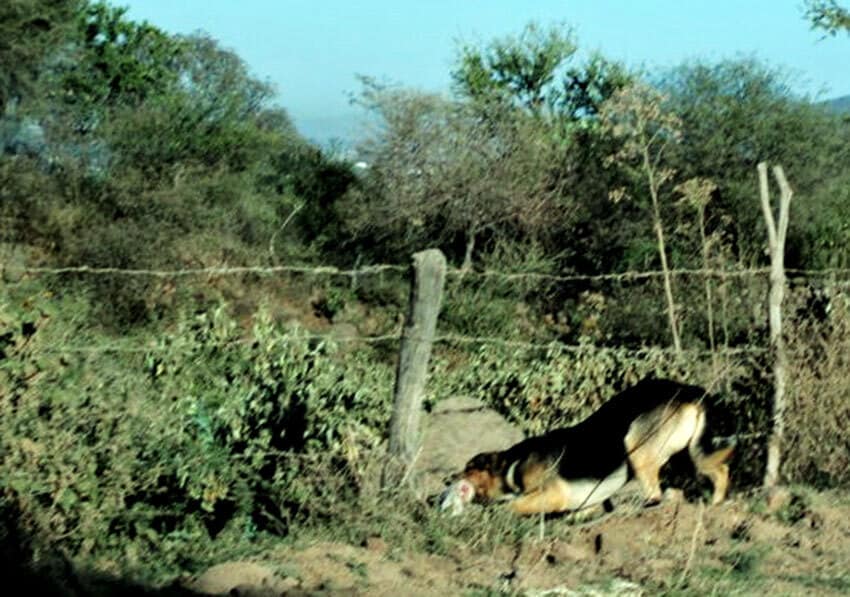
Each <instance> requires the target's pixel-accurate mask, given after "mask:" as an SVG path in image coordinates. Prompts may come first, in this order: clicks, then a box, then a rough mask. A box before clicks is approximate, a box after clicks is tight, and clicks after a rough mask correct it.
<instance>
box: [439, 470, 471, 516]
mask: <svg viewBox="0 0 850 597" xmlns="http://www.w3.org/2000/svg"><path fill="white" fill-rule="evenodd" d="M474 497H475V487H473V486H472V483H470V482H469V481H467V480H466V479H460V480H458V481H455V482H454V483H452V484H451V485H449V486H448V487H446V489H445V491H443V493H442V494H441V495H440V510H442V511H444V512H445V511H446V510H448V511H449V514H451V515H452V516H457V515H458V514H460V513H461V512H463V508H464V506H466V505H467V504H468V503H469V502H471V501H472V498H474Z"/></svg>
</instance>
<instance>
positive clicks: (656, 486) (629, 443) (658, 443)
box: [625, 404, 704, 506]
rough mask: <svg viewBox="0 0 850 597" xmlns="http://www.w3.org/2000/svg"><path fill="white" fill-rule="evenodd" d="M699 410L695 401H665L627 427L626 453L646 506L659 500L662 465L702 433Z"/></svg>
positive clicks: (702, 424)
mask: <svg viewBox="0 0 850 597" xmlns="http://www.w3.org/2000/svg"><path fill="white" fill-rule="evenodd" d="M701 412H702V411H701V409H700V408H699V406H697V405H695V404H682V405H677V404H666V405H664V406H662V407H659V408H657V409H655V410H653V411H651V412H648V413H645V414H644V415H641V416H640V417H638V418H637V419H635V421H634V422H633V423H632V425H631V427H630V428H629V432H628V433H627V434H626V437H625V447H626V454H627V456H628V459H629V463H630V464H631V466H632V471H634V475H635V477H636V478H637V480H638V482H639V483H640V485H641V488H642V489H643V492H644V496H645V497H646V505H647V506H653V505H656V504H658V503H660V502H661V496H662V493H661V480H660V475H661V467H663V466H664V464H665V463H666V462H667V461H668V460H670V457H671V456H673V454H675V453H677V452H679V451H681V450H684V449H685V447H686V446H688V445H690V444H691V443H692V441H693V438H694V437H695V436H696V437H699V436H700V435H701V433H702V428H703V426H704V421H703V420H702V419H701V418H700V416H701Z"/></svg>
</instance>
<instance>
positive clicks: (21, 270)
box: [0, 263, 850, 283]
mask: <svg viewBox="0 0 850 597" xmlns="http://www.w3.org/2000/svg"><path fill="white" fill-rule="evenodd" d="M407 270H408V266H406V265H394V264H388V263H379V264H374V265H366V266H361V267H356V268H351V269H344V268H338V267H336V266H329V265H319V266H309V265H272V266H261V265H245V266H210V267H197V268H185V269H149V268H139V269H134V268H120V267H94V266H89V265H74V266H67V267H27V266H2V267H0V272H5V273H11V274H17V275H68V274H84V275H113V276H150V277H155V278H172V277H188V276H227V275H243V274H262V275H269V274H283V273H290V274H306V275H315V276H322V275H325V276H347V277H352V278H356V277H358V276H366V275H374V274H380V273H383V272H406V271H407ZM785 272H786V274H787V275H788V276H789V277H801V278H802V277H825V276H850V268H825V269H821V270H813V269H787V270H785ZM446 273H447V275H449V276H453V277H458V278H465V277H468V278H500V279H502V280H506V281H513V280H545V281H551V282H593V281H632V280H646V279H650V278H660V277H662V276H664V271H662V270H629V271H625V272H616V273H610V274H548V273H543V272H505V271H501V270H493V269H485V270H480V271H477V270H464V269H461V268H448V269H447V271H446ZM668 273H669V274H670V275H672V276H678V277H685V276H703V277H713V278H721V279H725V278H745V277H749V276H761V275H767V274H769V273H770V268H769V267H766V266H765V267H752V268H738V269H720V268H675V269H671V270H669V272H668ZM839 283H840V282H839Z"/></svg>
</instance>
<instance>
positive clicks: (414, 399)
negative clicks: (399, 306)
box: [389, 249, 446, 468]
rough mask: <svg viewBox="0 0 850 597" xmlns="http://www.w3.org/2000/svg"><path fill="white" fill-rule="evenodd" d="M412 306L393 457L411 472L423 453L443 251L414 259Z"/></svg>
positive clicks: (393, 434)
mask: <svg viewBox="0 0 850 597" xmlns="http://www.w3.org/2000/svg"><path fill="white" fill-rule="evenodd" d="M412 269H413V281H412V284H411V287H410V302H409V304H408V310H407V318H406V321H405V324H404V331H403V333H402V337H401V350H400V352H399V358H398V370H397V372H396V381H395V395H394V403H393V413H392V419H391V420H390V445H389V450H390V455H391V456H392V457H393V458H394V459H395V460H396V461H397V462H400V463H401V464H403V465H404V466H405V468H409V467H410V466H411V465H412V464H413V461H414V459H415V458H416V453H417V451H418V449H419V444H420V433H419V419H420V414H421V412H422V397H423V394H424V392H425V379H426V377H427V374H428V361H429V359H430V357H431V345H432V344H433V342H434V332H435V330H436V329H437V316H438V315H439V313H440V303H441V301H442V298H443V285H444V283H445V280H446V258H445V256H444V255H443V253H442V252H441V251H440V250H439V249H428V250H427V251H421V252H419V253H416V254H414V255H413V268H412Z"/></svg>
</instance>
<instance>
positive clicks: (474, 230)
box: [349, 81, 552, 268]
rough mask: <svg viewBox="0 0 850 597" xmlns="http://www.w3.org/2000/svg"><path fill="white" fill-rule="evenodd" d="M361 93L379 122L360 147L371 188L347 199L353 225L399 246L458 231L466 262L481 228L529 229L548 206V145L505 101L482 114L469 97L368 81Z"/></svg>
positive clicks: (447, 239) (447, 240) (443, 238)
mask: <svg viewBox="0 0 850 597" xmlns="http://www.w3.org/2000/svg"><path fill="white" fill-rule="evenodd" d="M363 101H364V103H366V104H367V105H369V106H371V108H372V110H374V111H375V112H376V113H377V115H378V116H379V117H380V120H381V123H382V128H381V130H380V132H379V134H378V135H377V136H376V137H375V138H373V139H372V140H371V141H370V142H369V143H367V144H366V145H365V146H364V147H363V155H364V158H365V159H366V161H367V162H368V163H369V164H370V168H369V173H368V176H367V179H368V180H367V182H366V185H367V187H368V188H369V189H371V190H366V191H364V193H363V194H364V196H358V197H357V198H356V199H354V200H350V201H349V203H350V205H351V208H352V210H354V211H355V213H357V214H359V215H355V216H354V217H353V225H354V228H355V230H356V232H357V233H358V234H364V233H370V232H371V233H373V234H375V233H377V234H379V235H381V236H383V238H384V240H387V238H388V237H394V238H398V239H403V240H402V242H403V244H405V245H406V246H407V248H408V249H409V248H413V247H415V246H416V245H417V244H418V243H420V242H423V241H424V240H425V239H429V238H430V239H437V240H438V242H441V243H443V244H444V246H445V245H451V243H452V241H453V239H454V238H455V237H460V238H462V239H463V247H464V248H463V267H464V268H469V267H471V266H472V262H473V256H474V253H475V250H476V246H477V243H478V240H479V239H480V237H481V236H482V235H484V234H492V235H498V234H499V233H500V232H503V231H505V230H506V229H510V228H512V227H516V229H526V230H527V229H529V228H534V227H535V226H537V225H538V223H539V221H540V218H541V217H543V216H544V215H546V214H547V210H546V209H545V206H546V205H548V201H549V199H550V197H551V195H550V194H549V192H548V190H547V188H546V181H547V178H548V174H549V173H548V170H547V164H548V163H549V162H550V159H549V158H550V155H551V154H550V151H551V149H552V147H551V146H550V145H548V144H547V143H546V142H545V135H541V134H540V130H539V126H540V125H539V123H538V122H536V120H535V119H534V118H532V117H530V116H529V115H527V114H525V113H524V112H522V111H519V110H517V109H516V108H514V107H513V106H507V105H503V106H502V108H501V109H499V110H490V111H488V115H487V117H486V118H484V117H482V116H481V113H480V111H478V110H477V108H476V106H475V105H473V104H470V103H466V102H456V101H452V100H448V99H444V98H441V97H439V96H436V95H430V94H425V93H419V92H413V91H407V90H403V89H394V88H387V87H382V86H380V85H376V84H375V83H374V82H370V81H366V87H365V90H364V97H363ZM411 245H412V247H411ZM448 252H449V253H450V254H451V253H452V252H451V251H450V250H449V251H448Z"/></svg>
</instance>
